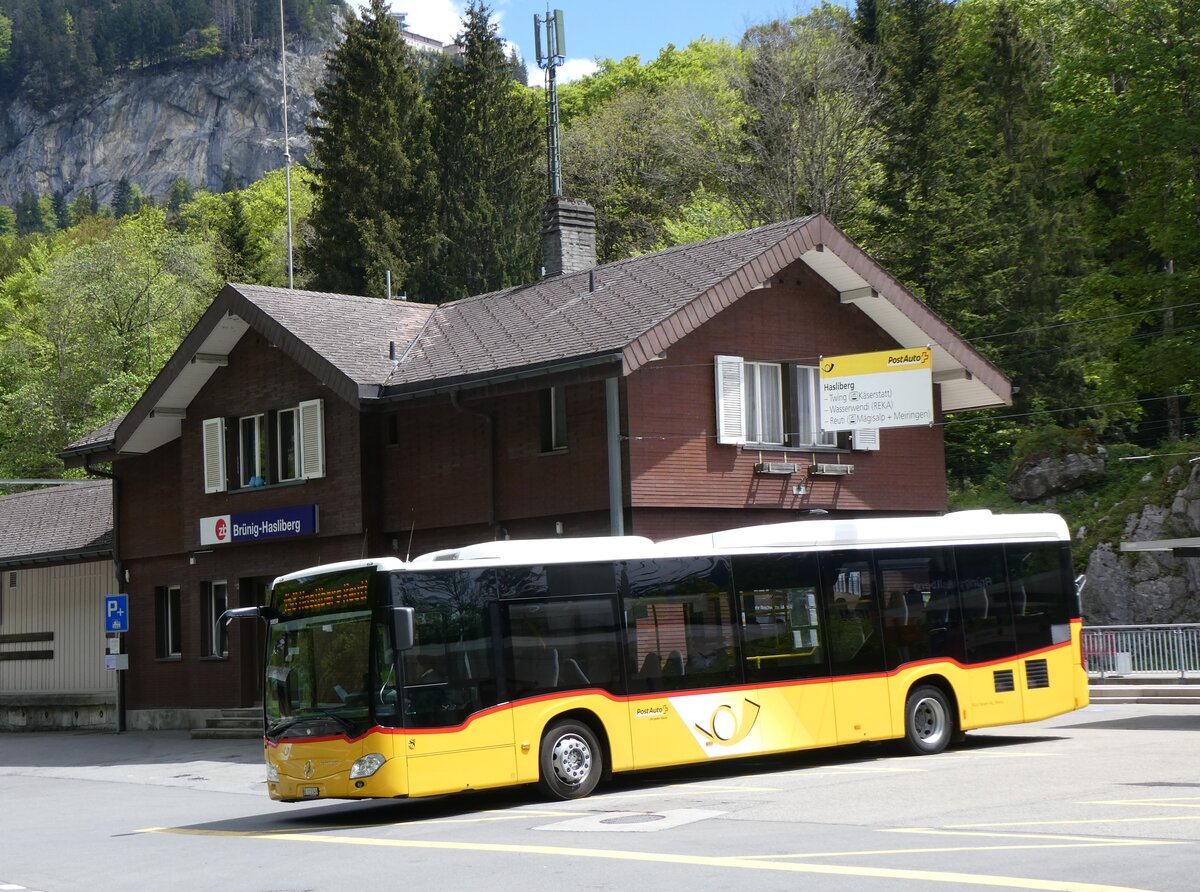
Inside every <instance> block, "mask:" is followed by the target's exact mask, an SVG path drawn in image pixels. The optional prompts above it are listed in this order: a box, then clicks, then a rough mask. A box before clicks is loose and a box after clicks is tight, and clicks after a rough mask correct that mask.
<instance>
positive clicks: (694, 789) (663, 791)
mask: <svg viewBox="0 0 1200 892" xmlns="http://www.w3.org/2000/svg"><path fill="white" fill-rule="evenodd" d="M778 792H779V790H778V789H777V788H776V787H732V786H725V787H718V786H705V785H704V784H681V785H678V786H673V787H654V788H652V789H646V790H641V791H638V792H631V793H597V794H595V795H593V796H591V797H589V798H590V799H591V800H593V801H596V802H608V801H610V800H613V799H645V798H646V797H647V796H656V797H657V796H688V795H691V796H694V797H697V798H704V797H707V796H709V795H710V794H712V793H778Z"/></svg>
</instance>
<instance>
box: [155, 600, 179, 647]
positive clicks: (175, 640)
mask: <svg viewBox="0 0 1200 892" xmlns="http://www.w3.org/2000/svg"><path fill="white" fill-rule="evenodd" d="M154 600H155V604H154V612H155V622H156V625H157V628H156V629H155V632H154V638H155V657H156V658H157V659H159V660H181V659H183V589H182V587H181V586H179V585H160V586H156V587H155V590H154Z"/></svg>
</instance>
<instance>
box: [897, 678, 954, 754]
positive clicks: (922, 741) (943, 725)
mask: <svg viewBox="0 0 1200 892" xmlns="http://www.w3.org/2000/svg"><path fill="white" fill-rule="evenodd" d="M953 736H954V718H953V713H951V712H950V702H949V701H948V700H947V699H946V695H945V694H944V693H943V692H942V690H941V689H940V688H935V687H933V686H932V685H921V686H920V687H918V688H915V689H914V690H913V692H912V693H911V694H909V695H908V700H907V701H906V702H905V704H904V746H905V748H906V749H907V750H908V751H909V752H910V753H912V754H913V755H915V756H926V755H931V754H933V753H940V752H941V751H942V750H944V749H945V748H946V746H947V745H948V744H949V743H950V738H951V737H953Z"/></svg>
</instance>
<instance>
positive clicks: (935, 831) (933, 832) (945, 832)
mask: <svg viewBox="0 0 1200 892" xmlns="http://www.w3.org/2000/svg"><path fill="white" fill-rule="evenodd" d="M966 826H970V825H967V824H950V825H948V826H947V827H888V828H885V829H883V830H881V831H880V832H881V833H923V834H928V835H930V836H984V837H987V838H988V839H1053V840H1058V841H1059V842H1096V837H1094V836H1068V835H1066V834H1050V833H981V832H976V831H971V830H956V829H953V828H955V827H966ZM1105 842H1112V843H1119V844H1130V845H1147V844H1150V843H1149V841H1148V840H1144V839H1107V840H1105ZM1169 844H1170V845H1175V844H1176V842H1175V841H1171V842H1170V843H1169ZM1180 844H1182V843H1180Z"/></svg>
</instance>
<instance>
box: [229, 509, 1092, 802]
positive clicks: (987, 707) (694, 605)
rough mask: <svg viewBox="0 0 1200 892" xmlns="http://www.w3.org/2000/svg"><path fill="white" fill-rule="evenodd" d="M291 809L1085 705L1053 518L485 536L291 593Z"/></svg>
mask: <svg viewBox="0 0 1200 892" xmlns="http://www.w3.org/2000/svg"><path fill="white" fill-rule="evenodd" d="M229 614H230V616H246V615H256V616H261V617H263V618H265V619H266V620H267V623H268V634H267V652H266V660H265V668H266V672H265V683H264V695H263V702H264V712H265V726H264V727H265V753H266V762H267V774H268V790H269V792H270V795H271V798H273V799H278V800H283V801H288V802H295V801H304V800H314V799H324V798H333V799H358V798H378V797H417V796H432V795H438V794H444V793H452V792H457V791H462V790H477V789H485V788H491V787H503V786H508V785H514V784H537V785H538V786H539V787H540V789H541V791H542V792H543V793H544V794H545V795H546V796H548V797H550V798H554V799H575V798H579V797H582V796H586V795H588V794H589V793H591V792H592V791H593V790H594V789H595V788H596V786H597V784H599V783H601V782H602V781H603V780H604V779H606V778H609V777H611V776H612V775H613V774H615V773H618V772H626V771H636V770H641V769H647V768H661V767H664V766H675V765H686V764H690V763H696V762H704V761H708V760H713V759H729V758H736V757H740V756H750V755H759V754H764V753H781V752H788V751H794V750H803V749H809V748H813V747H828V746H835V745H840V744H849V743H856V742H861V741H882V740H893V739H894V740H898V741H901V742H902V744H903V746H904V747H905V748H906V749H907V750H908V751H909V752H911V753H914V754H926V753H938V752H941V751H942V750H943V749H945V748H946V746H947V745H948V744H950V743H951V742H952V741H953V740H954V739H955V738H956V737H958V736H959V735H961V734H963V733H964V732H966V731H968V730H970V729H973V728H983V727H987V726H995V725H1007V724H1013V723H1018V722H1031V721H1037V720H1039V719H1044V718H1047V717H1049V716H1054V715H1058V714H1061V713H1065V712H1068V711H1070V710H1074V709H1079V708H1081V707H1083V706H1085V705H1087V702H1088V688H1087V677H1086V674H1085V672H1084V669H1083V666H1082V660H1081V649H1080V604H1079V592H1078V590H1077V588H1076V586H1075V585H1074V580H1073V578H1072V570H1071V558H1070V537H1069V535H1068V532H1067V528H1066V525H1065V523H1064V522H1063V520H1062V519H1061V518H1059V517H1057V516H1055V515H1048V514H1033V515H995V514H992V513H991V512H988V511H970V512H959V513H955V514H948V515H945V516H942V517H915V518H914V517H910V518H890V519H866V520H832V519H830V520H809V521H800V522H795V523H785V524H773V525H769V526H758V527H749V528H745V529H737V530H728V531H724V532H717V533H712V534H706V535H703V536H692V537H687V538H683V539H676V540H670V541H665V542H659V543H653V542H651V541H649V540H647V539H642V538H638V537H613V538H603V539H558V540H538V541H513V542H509V541H500V542H488V543H483V544H479V545H472V546H469V547H465V548H461V549H454V550H447V551H441V552H436V553H433V554H429V555H423V556H421V557H419V558H416V559H415V560H412V561H410V562H402V561H399V560H396V559H392V558H388V559H381V560H374V561H360V562H350V563H343V564H332V565H326V566H321V567H315V568H312V569H309V570H304V571H301V572H298V573H293V574H290V575H287V576H282V577H280V578H279V579H277V580H275V582H274V584H273V586H272V589H271V597H270V603H269V605H268V606H266V607H264V608H244V609H241V610H234V611H230V612H229Z"/></svg>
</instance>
